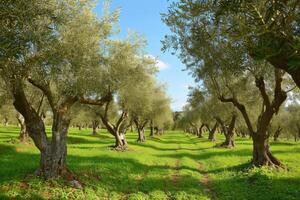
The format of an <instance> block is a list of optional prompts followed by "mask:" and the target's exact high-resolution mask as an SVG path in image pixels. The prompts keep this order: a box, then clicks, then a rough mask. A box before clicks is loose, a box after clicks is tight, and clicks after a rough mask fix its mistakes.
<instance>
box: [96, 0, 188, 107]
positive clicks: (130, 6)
mask: <svg viewBox="0 0 300 200" xmlns="http://www.w3.org/2000/svg"><path fill="white" fill-rule="evenodd" d="M102 5H103V1H101V0H100V1H99V4H98V6H97V7H96V9H95V12H96V13H99V15H100V14H101V10H102ZM168 5H169V2H168V1H167V0H111V9H112V10H115V9H118V8H120V9H121V13H120V29H121V32H120V34H119V35H118V37H120V38H124V37H125V36H126V35H127V33H128V31H129V30H132V31H135V32H137V33H138V34H140V35H142V36H144V37H145V38H146V39H147V41H148V47H147V49H146V51H147V53H148V54H151V55H153V56H155V57H157V58H158V59H159V60H160V61H161V62H160V63H159V65H160V67H161V68H162V69H161V70H160V72H159V73H158V79H159V80H160V81H161V82H163V83H166V84H167V88H168V94H169V95H170V97H171V98H172V109H173V110H181V108H182V106H183V105H184V104H185V102H186V98H187V92H188V86H189V85H193V79H192V78H191V77H190V76H188V74H187V72H185V71H182V69H184V65H183V64H182V63H181V62H180V61H179V59H178V58H177V57H176V56H174V55H171V54H170V53H163V52H161V47H162V45H161V40H162V39H163V38H164V36H165V35H166V34H168V33H169V29H168V27H167V26H166V25H165V24H163V23H162V21H161V16H160V13H163V12H165V11H166V10H167V7H168Z"/></svg>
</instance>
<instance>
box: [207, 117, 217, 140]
mask: <svg viewBox="0 0 300 200" xmlns="http://www.w3.org/2000/svg"><path fill="white" fill-rule="evenodd" d="M207 128H208V140H209V141H212V142H214V141H216V130H217V128H218V122H216V123H215V125H214V126H213V128H212V129H209V127H208V126H207Z"/></svg>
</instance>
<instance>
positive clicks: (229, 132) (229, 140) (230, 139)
mask: <svg viewBox="0 0 300 200" xmlns="http://www.w3.org/2000/svg"><path fill="white" fill-rule="evenodd" d="M235 122H236V115H233V116H232V117H231V122H230V125H229V127H228V128H227V127H225V130H224V135H225V142H223V143H222V144H221V146H222V147H226V148H233V147H234V146H235V144H234V131H233V130H234V126H235Z"/></svg>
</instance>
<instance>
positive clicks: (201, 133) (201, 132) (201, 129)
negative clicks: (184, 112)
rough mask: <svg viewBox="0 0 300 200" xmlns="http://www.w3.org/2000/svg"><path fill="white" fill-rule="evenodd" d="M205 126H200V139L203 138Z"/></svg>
mask: <svg viewBox="0 0 300 200" xmlns="http://www.w3.org/2000/svg"><path fill="white" fill-rule="evenodd" d="M204 126H205V125H204V124H202V125H201V126H200V128H199V135H198V137H199V138H203V128H204Z"/></svg>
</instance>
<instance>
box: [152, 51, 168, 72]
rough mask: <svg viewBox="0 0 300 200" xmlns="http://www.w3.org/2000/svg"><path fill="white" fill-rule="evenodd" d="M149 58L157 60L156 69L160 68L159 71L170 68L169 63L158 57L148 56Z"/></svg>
mask: <svg viewBox="0 0 300 200" xmlns="http://www.w3.org/2000/svg"><path fill="white" fill-rule="evenodd" d="M147 56H148V57H150V58H152V59H155V60H156V67H157V68H158V70H159V71H162V70H165V69H168V68H169V67H170V66H169V65H168V64H167V63H165V62H164V61H162V60H160V59H158V58H157V57H155V56H153V55H147Z"/></svg>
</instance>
